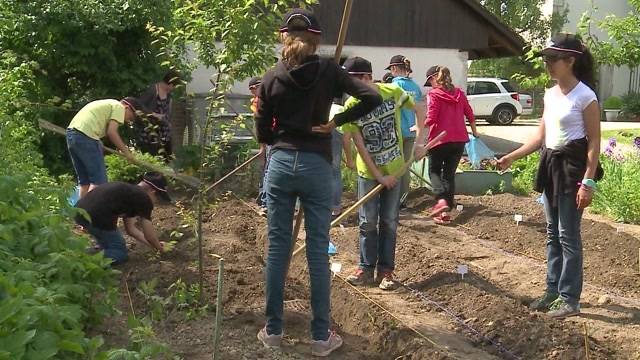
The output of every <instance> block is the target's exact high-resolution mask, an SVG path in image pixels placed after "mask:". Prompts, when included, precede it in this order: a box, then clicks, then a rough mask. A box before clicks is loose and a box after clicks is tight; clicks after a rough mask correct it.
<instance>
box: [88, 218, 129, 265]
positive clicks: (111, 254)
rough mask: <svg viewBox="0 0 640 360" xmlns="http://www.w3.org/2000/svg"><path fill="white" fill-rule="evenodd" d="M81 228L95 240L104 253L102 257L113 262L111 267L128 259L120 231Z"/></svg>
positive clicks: (90, 227) (89, 226)
mask: <svg viewBox="0 0 640 360" xmlns="http://www.w3.org/2000/svg"><path fill="white" fill-rule="evenodd" d="M83 226H84V227H85V228H86V229H87V231H88V232H89V234H91V235H92V236H93V237H94V238H95V239H96V241H97V242H98V245H100V247H101V248H102V250H103V251H104V257H106V258H109V259H112V260H113V265H118V264H121V263H123V262H125V261H127V259H129V255H128V252H127V244H126V243H125V242H124V237H122V234H121V233H120V231H118V230H117V229H116V230H103V229H98V228H97V227H94V226H91V225H83Z"/></svg>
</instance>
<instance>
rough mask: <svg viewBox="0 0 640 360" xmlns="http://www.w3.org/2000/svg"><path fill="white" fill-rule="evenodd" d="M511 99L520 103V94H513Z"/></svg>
mask: <svg viewBox="0 0 640 360" xmlns="http://www.w3.org/2000/svg"><path fill="white" fill-rule="evenodd" d="M511 97H512V98H513V100H515V101H520V94H518V93H513V94H511Z"/></svg>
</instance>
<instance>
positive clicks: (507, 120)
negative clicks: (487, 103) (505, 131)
mask: <svg viewBox="0 0 640 360" xmlns="http://www.w3.org/2000/svg"><path fill="white" fill-rule="evenodd" d="M515 118H516V112H515V110H513V109H512V108H511V107H509V106H505V105H501V106H498V107H497V108H496V109H495V110H494V111H493V116H492V117H491V123H493V124H496V125H509V124H511V123H512V122H513V120H514V119H515Z"/></svg>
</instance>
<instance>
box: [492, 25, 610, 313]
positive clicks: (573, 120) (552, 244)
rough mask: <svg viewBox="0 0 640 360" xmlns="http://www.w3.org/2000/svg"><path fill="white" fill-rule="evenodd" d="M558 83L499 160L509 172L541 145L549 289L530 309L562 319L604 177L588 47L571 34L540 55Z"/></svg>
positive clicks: (577, 287) (570, 309)
mask: <svg viewBox="0 0 640 360" xmlns="http://www.w3.org/2000/svg"><path fill="white" fill-rule="evenodd" d="M542 56H543V60H544V63H545V66H546V68H547V71H548V72H549V75H550V76H551V78H552V79H553V80H555V81H556V83H557V84H556V85H555V86H554V87H552V88H551V89H548V90H547V91H546V93H545V95H544V113H543V116H542V121H540V125H539V126H538V129H537V131H536V132H535V134H533V135H532V137H531V138H530V139H529V140H528V141H527V142H526V143H525V144H524V145H522V146H521V147H520V148H519V149H517V150H515V151H514V152H512V153H510V154H508V155H506V156H504V157H503V158H501V159H500V160H499V161H498V165H499V166H500V167H501V168H502V169H507V168H508V167H509V166H510V165H511V164H512V163H513V162H514V161H515V160H518V159H520V158H522V157H524V156H527V155H529V154H531V153H533V152H534V151H537V150H538V149H540V147H542V146H543V145H544V147H542V154H541V156H540V166H539V168H538V174H537V176H536V184H535V190H536V191H538V192H542V193H543V195H544V212H545V215H546V218H547V235H548V239H547V251H546V253H547V289H546V291H545V293H544V295H542V296H541V297H540V298H538V299H537V300H535V301H533V302H532V303H531V304H530V305H529V308H530V309H531V310H534V311H549V312H548V314H549V316H551V317H553V318H556V319H561V318H565V317H568V316H574V315H578V314H579V313H580V295H581V293H582V277H583V276H582V274H583V271H584V270H583V267H582V261H583V255H582V239H581V236H580V222H581V219H582V212H583V211H584V209H585V208H586V207H587V206H589V204H591V199H592V198H593V191H594V190H595V186H596V183H595V181H597V180H599V179H600V178H601V177H602V175H603V172H602V168H601V167H600V165H599V163H598V158H599V156H600V135H601V134H600V106H599V105H598V98H597V96H596V94H595V92H594V91H593V88H594V87H593V86H594V83H595V82H594V64H593V57H592V56H591V53H590V52H589V49H588V48H586V47H585V46H584V44H583V43H582V41H581V39H580V38H579V37H578V36H576V35H574V34H565V33H561V34H558V35H556V36H554V38H553V39H552V41H551V43H550V44H549V45H548V46H547V48H545V49H544V50H543V51H542Z"/></svg>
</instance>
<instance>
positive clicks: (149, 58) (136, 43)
mask: <svg viewBox="0 0 640 360" xmlns="http://www.w3.org/2000/svg"><path fill="white" fill-rule="evenodd" d="M172 6H173V5H172V1H170V0H106V1H105V0H100V1H99V0H43V1H18V0H0V57H1V58H2V61H0V66H1V67H2V68H3V69H10V68H12V67H15V66H17V65H19V64H22V63H29V64H31V65H32V67H33V68H34V78H33V83H32V84H30V87H29V90H30V92H29V94H27V96H26V97H25V98H24V100H23V102H22V103H20V104H19V105H18V106H19V107H32V108H35V109H36V110H37V115H36V116H34V117H33V118H32V119H30V120H31V121H32V123H31V125H32V126H33V127H37V125H36V121H37V117H38V116H39V117H44V118H46V119H48V120H50V121H52V122H54V123H56V124H57V125H60V126H66V125H67V124H68V123H69V121H70V120H71V118H72V117H73V115H74V113H75V111H76V110H78V109H79V108H81V107H82V106H83V105H84V104H86V103H87V102H89V101H92V100H96V99H99V98H122V97H124V96H127V95H134V94H137V93H139V92H140V90H142V89H143V88H144V87H145V86H146V85H148V84H149V83H150V82H152V81H154V80H155V79H157V78H158V77H159V76H161V74H162V73H163V72H164V71H165V70H166V69H165V70H163V69H162V68H161V66H160V64H159V61H158V59H157V57H156V56H155V55H156V54H155V52H154V51H153V49H154V47H153V45H152V44H151V42H152V40H153V38H152V37H151V34H150V33H149V31H148V30H147V28H146V26H147V24H149V23H153V24H156V25H157V26H170V25H171V22H172V11H171V10H172ZM41 151H42V153H43V155H44V157H45V164H46V166H47V167H48V168H49V169H50V170H51V171H52V172H53V173H55V174H61V173H65V172H67V171H68V169H70V162H69V160H68V157H67V153H66V144H65V142H64V138H63V137H59V136H58V135H52V134H43V136H42V141H41Z"/></svg>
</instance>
